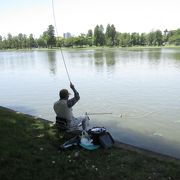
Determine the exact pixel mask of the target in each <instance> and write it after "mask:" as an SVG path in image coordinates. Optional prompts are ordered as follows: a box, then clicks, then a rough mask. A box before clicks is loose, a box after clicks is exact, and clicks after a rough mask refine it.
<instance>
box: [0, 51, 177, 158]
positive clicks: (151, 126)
mask: <svg viewBox="0 0 180 180" xmlns="http://www.w3.org/2000/svg"><path fill="white" fill-rule="evenodd" d="M63 55H64V58H65V61H66V64H67V68H68V71H69V74H70V78H71V81H72V82H73V84H74V85H75V87H76V88H77V90H78V91H79V93H80V96H81V99H80V101H79V102H78V103H77V105H76V106H75V107H74V114H75V115H77V116H78V115H82V114H84V113H85V112H88V113H105V112H106V113H112V114H109V115H91V116H90V119H91V122H90V124H91V126H104V127H106V128H107V129H108V131H110V132H111V134H112V135H113V137H114V138H115V139H118V140H120V141H122V142H125V143H129V144H132V145H136V146H139V147H142V148H146V149H149V150H153V151H156V152H161V153H164V154H167V155H171V156H174V157H178V158H180V49H178V48H176V49H173V48H170V49H165V48H159V49H158V48H154V49H153V48H152V49H134V50H133V49H118V48H112V49H108V48H104V49H96V50H95V49H74V50H73V49H71V50H63ZM61 88H67V89H69V90H70V88H69V82H68V78H67V74H66V71H65V68H64V65H63V61H62V56H61V52H60V50H51V51H45V50H43V51H40V50H39V51H37V50H32V51H0V105H1V106H6V107H9V108H12V109H14V110H18V111H21V112H24V113H29V114H32V115H35V116H39V117H42V118H45V119H48V120H50V121H54V120H55V114H54V112H53V108H52V107H53V103H54V102H55V101H56V100H57V99H58V92H59V90H60V89H61Z"/></svg>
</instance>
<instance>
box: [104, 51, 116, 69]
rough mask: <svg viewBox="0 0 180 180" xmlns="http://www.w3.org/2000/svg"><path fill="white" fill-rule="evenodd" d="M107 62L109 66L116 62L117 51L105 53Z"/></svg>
mask: <svg viewBox="0 0 180 180" xmlns="http://www.w3.org/2000/svg"><path fill="white" fill-rule="evenodd" d="M105 58H106V64H107V65H108V66H114V65H115V63H116V52H115V51H108V52H107V53H105Z"/></svg>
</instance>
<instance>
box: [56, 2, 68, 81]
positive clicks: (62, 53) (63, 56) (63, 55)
mask: <svg viewBox="0 0 180 180" xmlns="http://www.w3.org/2000/svg"><path fill="white" fill-rule="evenodd" d="M52 12H53V19H54V26H55V31H56V35H57V37H59V35H58V29H57V24H56V17H55V10H54V1H53V0H52ZM60 52H61V56H62V59H63V63H64V67H65V70H66V74H67V77H68V80H69V82H70V83H71V79H70V75H69V72H68V69H67V66H66V62H65V59H64V54H63V51H62V48H61V46H60Z"/></svg>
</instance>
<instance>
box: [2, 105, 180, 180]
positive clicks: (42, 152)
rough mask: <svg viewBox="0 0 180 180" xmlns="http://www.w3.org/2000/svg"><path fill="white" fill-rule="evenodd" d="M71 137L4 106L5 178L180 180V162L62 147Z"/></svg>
mask: <svg viewBox="0 0 180 180" xmlns="http://www.w3.org/2000/svg"><path fill="white" fill-rule="evenodd" d="M70 136H71V135H68V136H66V135H65V136H64V134H58V133H57V131H56V128H55V127H54V126H52V123H49V122H47V121H43V120H41V119H36V118H33V117H31V116H28V115H24V114H21V113H16V112H14V111H11V110H8V109H6V108H3V107H0V142H1V143H0V179H1V180H23V179H25V180H32V179H33V180H40V179H41V180H46V179H47V180H49V179H52V180H56V179H57V180H60V179H66V180H70V179H77V180H81V179H112V178H113V179H125V180H128V179H131V180H147V179H157V180H166V179H167V180H169V179H174V180H178V179H180V171H179V169H180V161H178V160H173V159H161V158H156V157H152V156H150V155H148V154H142V153H138V152H133V151H130V150H126V149H121V148H120V149H119V148H115V147H114V148H111V149H107V150H105V149H98V150H95V151H87V150H84V149H82V148H81V147H78V146H77V147H74V148H72V149H69V150H66V151H60V150H58V147H59V145H60V144H61V143H63V142H64V141H65V140H67V139H68V138H70Z"/></svg>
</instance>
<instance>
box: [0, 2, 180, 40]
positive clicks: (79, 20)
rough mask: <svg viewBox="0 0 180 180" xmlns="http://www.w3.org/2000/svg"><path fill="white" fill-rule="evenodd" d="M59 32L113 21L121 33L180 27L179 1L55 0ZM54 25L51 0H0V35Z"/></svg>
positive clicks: (78, 30) (74, 32)
mask: <svg viewBox="0 0 180 180" xmlns="http://www.w3.org/2000/svg"><path fill="white" fill-rule="evenodd" d="M53 1H54V8H55V17H56V23H57V29H58V35H60V36H62V34H63V33H64V32H70V33H71V34H72V35H79V34H80V33H85V34H86V33H87V32H88V30H89V29H92V30H94V28H95V26H96V25H97V24H99V25H100V24H102V25H103V26H104V28H106V26H107V24H114V26H115V28H116V30H117V31H118V32H130V33H131V32H139V33H141V32H147V33H148V32H150V31H152V30H157V29H160V30H162V31H164V30H165V29H166V28H167V29H168V30H173V29H178V28H180V22H179V19H180V10H179V7H180V0H53ZM50 24H52V25H54V19H53V11H52V0H0V35H2V36H7V34H8V33H11V34H12V35H18V33H23V34H26V35H29V34H30V33H32V34H34V35H35V37H36V38H38V37H39V35H40V34H42V33H43V32H44V31H46V30H47V27H48V25H50Z"/></svg>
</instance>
